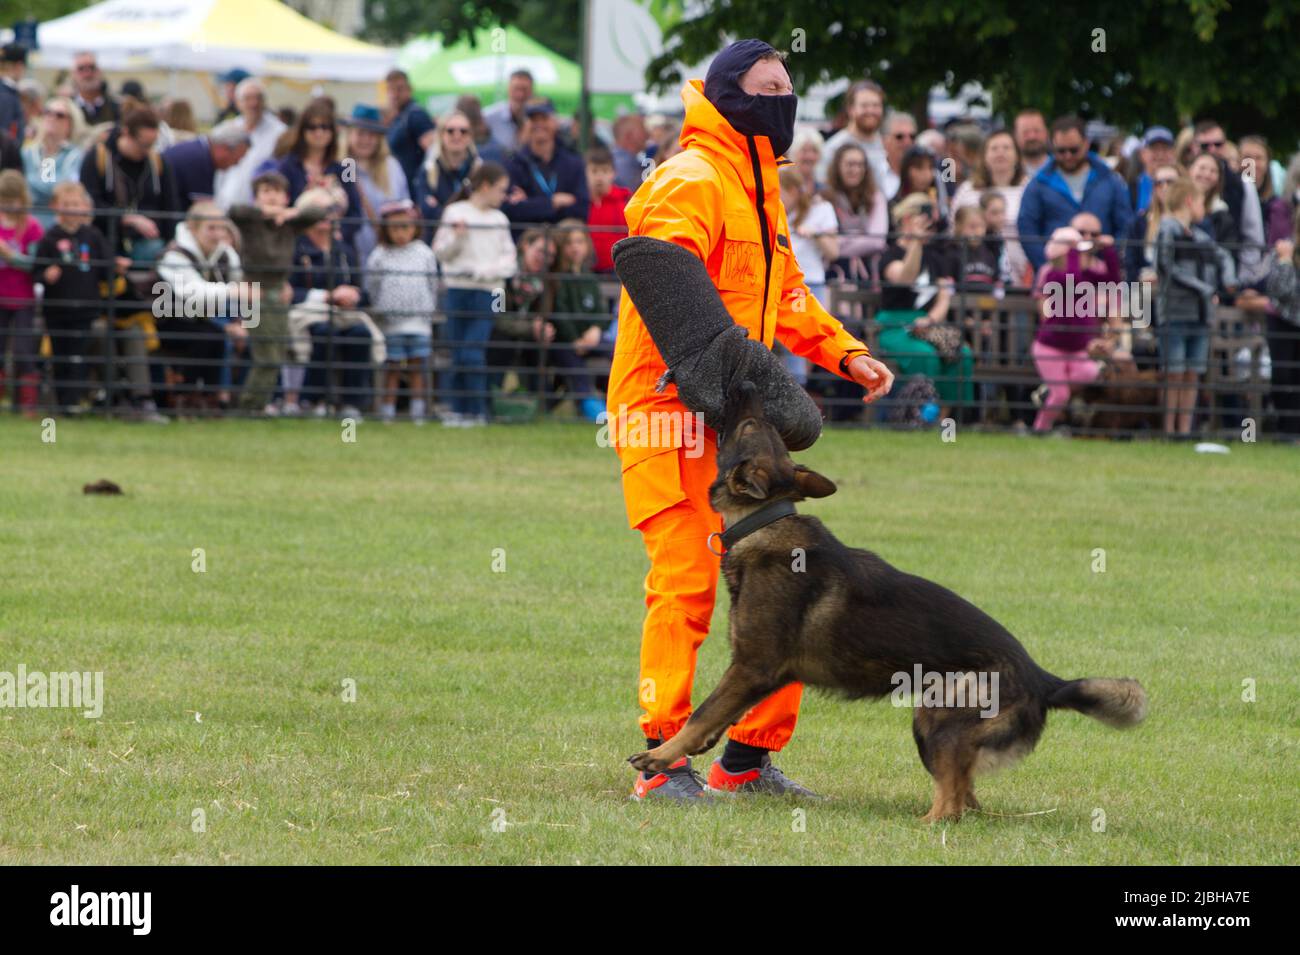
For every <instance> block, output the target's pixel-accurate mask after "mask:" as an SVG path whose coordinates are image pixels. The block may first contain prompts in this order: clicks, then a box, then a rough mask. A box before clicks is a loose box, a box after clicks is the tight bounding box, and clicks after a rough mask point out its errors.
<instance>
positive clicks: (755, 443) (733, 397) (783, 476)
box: [709, 381, 835, 513]
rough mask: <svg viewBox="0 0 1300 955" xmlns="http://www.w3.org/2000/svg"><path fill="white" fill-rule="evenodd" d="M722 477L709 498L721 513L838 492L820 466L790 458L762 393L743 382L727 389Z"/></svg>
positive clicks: (711, 489)
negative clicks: (766, 411)
mask: <svg viewBox="0 0 1300 955" xmlns="http://www.w3.org/2000/svg"><path fill="white" fill-rule="evenodd" d="M723 418H724V422H725V423H724V425H723V432H722V434H723V437H722V447H721V448H719V449H718V477H717V480H715V481H714V482H713V484H712V485H711V486H710V487H709V501H710V503H711V504H712V505H713V508H714V510H716V511H718V512H719V513H727V512H735V511H739V510H749V509H752V508H754V507H755V506H757V505H759V504H762V503H765V502H767V501H774V500H778V499H780V498H787V499H789V500H792V501H802V500H803V499H804V498H809V497H826V496H827V495H830V494H834V493H835V485H834V484H833V483H831V481H830V480H829V479H828V478H824V477H822V476H821V475H820V474H818V473H817V472H816V471H811V470H809V469H808V468H806V467H804V466H803V465H801V464H795V463H794V462H793V461H792V460H790V452H789V451H787V450H786V447H785V442H783V441H782V440H781V435H780V434H778V433H777V430H776V428H774V427H772V425H771V424H769V423H768V421H767V419H766V418H765V417H763V396H762V395H761V394H759V391H758V388H757V387H755V386H754V384H753V383H752V382H749V381H741V382H740V383H738V384H736V385H733V386H732V388H731V390H730V391H729V392H728V393H727V403H726V408H725V411H724V414H723Z"/></svg>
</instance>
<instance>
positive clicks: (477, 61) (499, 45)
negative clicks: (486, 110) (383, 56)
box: [397, 27, 633, 119]
mask: <svg viewBox="0 0 1300 955" xmlns="http://www.w3.org/2000/svg"><path fill="white" fill-rule="evenodd" d="M475 39H476V41H477V42H476V43H475V45H473V46H471V45H470V42H469V40H468V39H465V40H462V41H461V42H460V43H457V44H456V45H455V46H450V47H444V46H443V44H442V38H441V37H438V36H435V35H432V34H429V35H426V36H418V37H415V38H414V39H412V40H410V41H408V42H407V43H406V45H404V46H403V47H402V48H401V49H400V50H399V51H398V54H397V63H398V65H399V66H400V67H401V68H402V69H404V70H406V72H407V74H409V75H410V77H411V87H412V89H413V91H414V93H415V97H416V99H417V100H419V101H420V102H421V103H423V104H424V105H425V106H426V107H428V108H429V109H430V111H432V112H433V113H434V114H435V115H436V114H437V113H440V112H442V111H443V110H445V109H448V108H450V107H451V106H453V105H454V104H455V100H456V97H457V96H460V95H462V94H464V93H473V94H474V95H476V96H477V97H478V98H479V99H480V100H482V102H483V105H484V106H487V105H489V104H491V103H495V102H497V101H498V100H502V99H505V96H506V86H507V84H508V82H509V80H510V74H511V73H512V72H514V71H515V70H517V69H521V68H522V69H526V70H528V71H529V72H530V73H532V74H533V82H534V89H535V90H536V93H537V95H538V96H549V97H550V98H551V99H552V100H553V101H554V103H555V108H556V109H557V110H559V111H560V113H562V114H564V115H568V116H572V115H573V114H574V113H575V112H576V111H577V109H578V100H579V98H580V97H581V95H582V69H581V67H579V66H578V64H577V63H574V62H573V61H572V60H567V59H565V58H564V57H562V56H560V55H559V54H558V53H555V52H553V51H552V50H549V49H547V48H546V47H544V46H542V45H541V44H540V43H538V42H537V41H536V40H534V39H533V38H532V37H530V36H528V34H526V33H523V32H521V31H519V30H517V29H515V28H514V27H501V28H493V29H483V30H480V31H479V32H478V33H477V34H476V35H475ZM632 106H633V101H632V98H631V97H630V96H611V95H593V96H592V98H591V109H592V113H593V114H595V115H596V116H599V117H602V118H605V119H613V118H614V117H615V116H617V115H618V113H619V112H620V107H621V109H622V111H624V112H626V111H629V110H630V109H631V108H632Z"/></svg>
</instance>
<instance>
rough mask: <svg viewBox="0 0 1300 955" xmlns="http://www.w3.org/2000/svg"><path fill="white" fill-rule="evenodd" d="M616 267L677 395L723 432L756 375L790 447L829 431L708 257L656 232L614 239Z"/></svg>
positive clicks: (770, 413) (800, 446) (767, 406)
mask: <svg viewBox="0 0 1300 955" xmlns="http://www.w3.org/2000/svg"><path fill="white" fill-rule="evenodd" d="M614 271H616V272H617V273H618V277H619V279H620V281H622V283H623V288H625V289H626V290H627V294H628V296H629V297H630V298H631V299H632V304H633V305H635V306H636V309H637V311H638V312H639V313H640V314H641V320H642V321H643V322H645V326H646V329H647V330H648V331H649V332H650V337H651V338H652V339H654V343H655V346H656V347H657V348H658V349H659V354H660V355H661V356H662V357H663V360H664V364H666V365H667V366H668V374H669V376H671V379H672V381H673V382H674V383H675V384H676V385H677V396H678V397H679V398H681V400H682V403H683V404H684V405H686V407H687V408H689V409H690V410H692V411H698V412H701V413H702V414H703V415H704V423H705V424H707V425H708V426H709V427H710V428H712V429H713V430H715V431H717V432H718V433H719V434H721V433H722V431H723V408H724V406H725V404H726V398H727V393H728V392H729V391H730V389H731V385H732V383H733V382H739V381H741V380H748V381H752V382H753V383H754V384H755V385H756V386H757V387H758V390H759V393H760V394H761V395H762V396H763V412H764V415H765V416H766V418H767V420H768V421H769V422H771V424H772V425H773V427H775V428H776V430H777V431H778V432H779V433H780V435H781V438H782V439H783V440H784V441H785V445H786V447H787V448H788V449H789V450H791V451H801V450H803V449H804V448H808V447H811V446H812V444H813V442H814V441H816V440H817V438H818V437H819V436H820V435H821V430H822V417H821V413H820V412H819V411H818V410H817V406H816V405H815V404H814V403H813V400H812V399H811V398H810V397H808V393H807V392H806V391H804V390H803V388H802V387H800V385H799V383H798V382H797V381H795V380H794V378H793V377H791V375H790V372H788V371H787V370H786V368H785V365H784V364H783V363H782V361H781V359H780V358H778V357H777V356H776V355H774V354H772V352H771V351H770V350H768V349H767V348H766V347H765V346H764V345H763V343H762V342H758V341H755V340H754V339H752V338H750V337H749V336H748V334H747V333H746V331H745V329H744V328H743V327H742V326H740V325H737V324H736V323H735V321H734V320H733V319H732V317H731V315H730V314H729V313H728V312H727V308H726V306H725V305H724V304H723V302H722V297H721V296H720V295H718V290H717V289H716V288H715V287H714V285H713V282H712V281H710V279H709V273H708V270H707V269H706V268H705V267H704V263H703V262H701V261H700V260H699V259H698V258H696V257H695V256H694V255H693V254H691V253H690V252H688V251H687V250H686V249H684V248H682V247H681V246H679V245H674V244H673V243H671V242H665V241H663V240H662V239H653V238H650V237H649V236H631V237H629V238H626V239H622V240H620V241H619V242H616V243H615V244H614Z"/></svg>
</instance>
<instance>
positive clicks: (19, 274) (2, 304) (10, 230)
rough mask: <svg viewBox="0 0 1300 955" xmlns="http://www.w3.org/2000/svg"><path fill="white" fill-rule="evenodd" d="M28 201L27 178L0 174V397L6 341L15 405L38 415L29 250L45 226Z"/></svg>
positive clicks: (33, 290) (14, 173)
mask: <svg viewBox="0 0 1300 955" xmlns="http://www.w3.org/2000/svg"><path fill="white" fill-rule="evenodd" d="M29 206H31V199H30V197H29V196H28V193H27V180H26V179H25V178H23V174H22V173H21V172H19V171H18V170H16V169H6V170H5V171H4V172H0V396H3V394H4V379H3V377H2V376H3V374H4V358H5V351H6V345H7V346H8V349H9V350H10V351H11V352H12V354H13V361H14V375H15V377H17V379H18V395H17V401H16V402H15V405H16V407H17V408H18V409H20V410H21V411H22V412H23V413H24V414H25V415H27V416H29V417H31V416H34V415H35V414H36V403H37V398H38V392H39V390H40V378H39V375H38V373H37V371H36V356H37V355H38V353H39V351H40V348H39V345H40V336H38V335H37V334H36V285H35V282H34V281H33V280H32V266H33V264H34V262H35V259H34V256H33V253H34V252H35V251H36V246H37V243H39V242H40V240H41V236H42V235H43V234H44V230H43V229H41V224H40V223H39V222H37V221H36V217H35V216H32V215H28V213H27V209H28V207H29Z"/></svg>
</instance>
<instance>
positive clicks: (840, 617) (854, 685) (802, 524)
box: [628, 382, 1146, 823]
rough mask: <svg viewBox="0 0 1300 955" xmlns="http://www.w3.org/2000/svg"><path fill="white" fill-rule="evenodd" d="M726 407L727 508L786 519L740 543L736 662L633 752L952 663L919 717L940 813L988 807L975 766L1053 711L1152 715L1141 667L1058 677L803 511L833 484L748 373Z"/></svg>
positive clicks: (715, 489) (719, 495) (723, 464)
mask: <svg viewBox="0 0 1300 955" xmlns="http://www.w3.org/2000/svg"><path fill="white" fill-rule="evenodd" d="M724 420H725V424H724V436H723V442H722V446H721V448H720V449H719V451H718V477H717V480H716V481H714V483H713V484H712V486H711V487H710V496H709V499H710V502H711V503H712V505H713V508H714V510H716V511H718V512H719V513H720V514H721V515H722V517H723V520H724V522H725V526H726V527H727V528H728V530H730V531H733V533H739V532H740V531H741V530H742V529H749V528H753V527H754V526H755V524H756V523H762V521H763V518H764V517H765V516H767V515H771V514H773V513H776V514H778V515H782V516H778V517H777V518H776V519H774V520H772V521H771V522H770V523H765V524H763V526H760V527H758V529H755V530H751V531H750V532H749V533H747V534H745V536H743V537H741V538H740V539H739V540H735V539H732V540H731V542H730V543H729V544H728V545H727V550H726V553H725V555H724V556H723V559H722V571H723V573H724V575H725V576H726V580H727V588H728V590H729V591H730V593H731V616H730V626H729V631H730V640H731V665H730V666H729V667H728V668H727V671H726V673H724V674H723V676H722V681H721V682H720V683H719V684H718V686H717V688H716V689H715V690H714V691H713V693H711V694H710V695H709V698H708V699H707V700H705V701H704V702H703V703H702V704H700V706H699V708H698V709H696V710H695V712H694V713H693V714H692V715H691V718H690V719H689V720H688V721H687V722H686V725H685V726H683V727H682V729H681V731H680V732H678V734H677V735H676V736H674V737H673V738H672V739H670V740H668V741H667V742H664V743H662V744H660V745H659V746H657V747H655V748H654V749H652V750H649V751H647V752H643V753H638V754H637V755H635V756H632V757H631V758H630V759H629V760H628V761H629V762H630V763H631V764H632V765H633V766H635V767H636V768H637V769H640V770H643V771H645V772H658V771H661V770H663V769H665V768H667V767H668V766H669V765H670V764H672V763H673V762H676V761H677V760H678V759H680V758H681V757H683V756H687V755H694V754H696V753H703V752H705V751H706V750H708V749H710V748H712V747H713V746H714V744H716V743H717V742H718V739H719V738H720V737H721V736H722V734H723V733H724V732H725V731H726V730H727V728H728V727H729V726H731V725H732V724H733V723H735V722H736V721H738V720H739V719H741V718H742V717H743V716H744V714H745V713H746V712H747V711H748V710H749V709H750V708H751V707H753V706H754V705H755V704H757V703H758V702H760V701H761V700H763V699H764V698H765V697H767V696H768V695H770V694H771V693H772V692H773V691H775V690H777V689H779V688H781V687H782V686H784V685H785V684H787V683H791V682H794V681H800V682H803V683H806V684H808V685H810V686H814V687H820V688H823V689H827V690H831V691H833V692H838V693H840V694H843V695H844V696H846V697H848V698H851V699H861V698H864V697H870V698H879V697H882V696H887V695H890V694H891V693H896V692H897V690H898V688H899V686H900V685H902V684H901V680H900V674H901V675H903V676H906V677H911V675H912V674H914V673H918V672H920V671H924V672H925V673H927V674H929V673H938V674H945V675H952V678H949V679H948V680H947V682H946V685H945V688H944V689H943V691H942V699H936V700H935V701H934V702H932V703H931V704H930V705H921V706H919V707H917V708H916V709H915V711H914V717H913V721H912V736H913V738H914V739H915V740H916V748H917V750H918V751H919V752H920V755H921V762H922V763H923V764H924V765H925V768H926V769H927V770H928V771H929V773H930V775H931V776H933V777H934V803H933V805H931V807H930V811H929V813H927V814H926V816H925V820H926V821H928V822H931V823H933V822H936V821H938V820H941V819H960V818H961V815H962V813H963V812H964V811H965V810H966V809H978V808H979V802H978V801H977V800H976V799H975V793H974V777H975V776H977V775H979V774H980V773H985V772H989V771H991V770H994V769H998V768H1001V767H1004V766H1008V765H1010V764H1012V763H1014V762H1016V761H1017V760H1019V759H1020V758H1022V757H1024V756H1026V755H1028V753H1029V752H1030V751H1032V750H1033V748H1034V744H1035V743H1037V742H1038V737H1039V735H1040V734H1041V733H1042V731H1043V725H1044V723H1046V721H1047V711H1048V710H1051V709H1071V710H1076V711H1078V712H1080V713H1084V714H1087V715H1088V716H1092V717H1095V718H1096V719H1098V720H1101V721H1102V722H1103V723H1107V724H1109V725H1111V726H1115V727H1126V726H1132V725H1134V724H1136V723H1138V722H1140V721H1141V719H1142V718H1143V716H1144V715H1145V712H1146V693H1145V692H1144V691H1143V689H1142V687H1141V685H1140V684H1138V682H1137V681H1136V680H1131V679H1083V680H1063V679H1061V678H1060V677H1057V676H1053V675H1052V674H1051V673H1048V672H1047V671H1046V670H1044V669H1042V668H1041V667H1039V666H1038V665H1037V664H1036V663H1034V661H1033V660H1032V659H1031V658H1030V656H1029V654H1028V653H1027V652H1026V651H1025V648H1024V647H1023V646H1021V645H1020V642H1019V641H1018V640H1016V638H1015V637H1013V636H1012V635H1011V634H1010V633H1008V632H1007V630H1006V629H1005V628H1004V627H1003V626H1002V625H1001V624H999V623H998V622H997V621H996V620H994V619H993V618H992V617H990V616H989V615H988V614H986V613H984V612H983V611H982V610H980V609H979V608H978V607H976V606H974V605H973V604H971V603H969V602H967V601H966V600H963V599H962V598H961V597H959V596H957V594H955V593H953V592H952V591H951V590H948V589H947V588H946V587H941V586H940V585H939V584H936V583H933V582H932V581H929V580H926V579H925V578H923V577H917V576H915V575H913V574H908V573H904V572H902V571H900V570H898V569H896V568H894V567H892V566H890V565H889V564H888V563H886V562H885V561H884V560H882V559H881V558H880V557H878V556H877V555H876V554H873V553H872V552H870V551H866V550H857V549H855V548H850V547H846V546H845V545H843V544H842V543H840V542H839V541H838V540H836V539H835V537H834V536H833V535H832V534H831V533H830V531H828V530H827V529H826V527H825V526H824V525H823V524H822V522H821V521H820V520H818V519H817V518H815V517H810V516H808V515H805V514H795V513H792V512H793V508H792V507H791V506H790V504H789V503H786V502H795V501H802V500H804V499H805V498H816V497H826V496H827V495H829V494H833V493H834V492H835V485H834V484H832V483H831V482H830V481H829V480H827V479H826V478H824V477H822V476H821V475H820V474H817V473H816V472H814V471H811V470H809V469H808V468H806V467H803V466H801V465H797V464H795V463H794V462H793V461H791V460H790V455H789V453H788V452H787V451H786V448H785V444H784V443H783V442H782V440H781V437H780V435H779V434H778V433H777V431H776V429H775V428H773V427H772V425H771V424H769V423H768V422H767V421H766V420H765V419H764V417H763V408H762V398H761V396H760V395H759V393H758V390H757V389H756V388H755V387H754V386H753V385H752V384H751V383H749V382H742V383H741V384H740V385H739V386H736V387H733V388H732V390H731V392H730V394H729V395H728V398H727V406H726V411H725V414H724ZM774 505H775V506H774ZM760 511H764V512H765V514H763V515H759V512H760ZM756 515H757V516H756ZM747 518H750V520H749V521H748V522H747V523H746V524H741V522H742V521H746V519H747ZM738 525H739V526H738ZM977 675H988V676H989V677H990V678H989V679H987V680H986V684H988V683H991V684H992V685H993V687H994V688H995V693H994V696H995V698H996V704H995V705H994V706H993V707H991V709H992V711H993V712H992V714H990V713H989V709H990V707H988V706H987V705H984V704H983V703H977V702H976V700H975V696H976V693H975V691H974V684H975V682H976V679H977ZM993 678H996V681H997V682H996V683H993ZM931 685H932V688H933V683H932V684H931ZM916 690H919V688H917V687H913V691H914V692H915V691H916ZM966 690H969V691H970V692H969V694H967V693H966V692H963V691H966ZM935 695H936V697H937V696H938V694H937V693H936V694H935ZM968 695H969V698H967V697H968ZM925 699H926V700H929V699H930V696H929V695H928V693H927V696H926V697H925Z"/></svg>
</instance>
